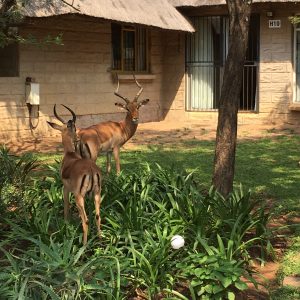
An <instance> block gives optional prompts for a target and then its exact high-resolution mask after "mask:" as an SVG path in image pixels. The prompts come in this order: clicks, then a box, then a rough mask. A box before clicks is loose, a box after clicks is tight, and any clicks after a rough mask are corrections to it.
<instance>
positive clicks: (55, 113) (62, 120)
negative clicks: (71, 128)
mask: <svg viewBox="0 0 300 300" xmlns="http://www.w3.org/2000/svg"><path fill="white" fill-rule="evenodd" d="M62 106H63V107H65V108H66V109H67V110H68V111H69V112H70V113H71V114H72V116H73V120H72V121H73V122H74V123H75V122H76V115H75V113H74V111H73V110H72V109H71V108H69V107H68V106H66V105H64V104H62ZM53 112H54V116H55V117H56V118H57V119H58V120H59V121H61V122H62V123H63V124H67V122H66V121H65V120H64V119H63V118H62V117H60V116H59V115H58V114H57V112H56V104H54V108H53Z"/></svg>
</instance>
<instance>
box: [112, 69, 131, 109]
mask: <svg viewBox="0 0 300 300" xmlns="http://www.w3.org/2000/svg"><path fill="white" fill-rule="evenodd" d="M116 76H117V80H118V85H117V89H116V90H115V95H116V96H117V97H119V98H121V99H123V100H124V101H125V102H126V104H128V103H129V102H130V101H129V100H128V99H127V98H126V97H123V96H122V95H120V94H119V87H120V81H119V77H118V74H116Z"/></svg>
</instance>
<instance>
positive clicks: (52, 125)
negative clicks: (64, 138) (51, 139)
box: [47, 121, 63, 131]
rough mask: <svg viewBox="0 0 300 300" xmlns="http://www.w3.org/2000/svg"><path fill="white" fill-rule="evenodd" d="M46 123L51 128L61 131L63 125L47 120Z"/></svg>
mask: <svg viewBox="0 0 300 300" xmlns="http://www.w3.org/2000/svg"><path fill="white" fill-rule="evenodd" d="M47 123H48V124H49V125H50V126H51V127H52V128H53V129H56V130H59V131H62V130H63V126H61V125H58V124H56V123H52V122H49V121H47Z"/></svg>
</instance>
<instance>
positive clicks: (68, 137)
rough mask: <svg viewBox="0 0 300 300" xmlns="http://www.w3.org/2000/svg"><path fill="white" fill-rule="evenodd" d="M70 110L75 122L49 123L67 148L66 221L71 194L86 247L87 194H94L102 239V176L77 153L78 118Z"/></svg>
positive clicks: (63, 171) (64, 178)
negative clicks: (59, 133) (71, 194)
mask: <svg viewBox="0 0 300 300" xmlns="http://www.w3.org/2000/svg"><path fill="white" fill-rule="evenodd" d="M63 106H64V107H65V108H66V109H68V110H69V111H70V112H71V114H72V116H73V119H72V120H69V121H67V122H66V121H64V120H63V119H62V118H61V117H57V118H58V120H59V121H61V122H62V123H63V124H62V125H58V124H56V123H52V122H48V124H49V125H50V126H51V127H52V128H54V129H56V130H59V131H60V132H61V137H62V144H63V148H64V157H63V161H62V166H61V178H62V182H63V186H64V192H63V193H64V217H65V220H67V219H68V214H69V206H70V204H69V193H73V194H74V197H75V202H76V206H77V208H78V211H79V215H80V217H81V222H82V228H83V244H86V242H87V233H88V217H87V215H86V212H85V208H84V199H85V196H86V194H87V193H93V195H94V202H95V211H96V224H97V230H98V235H99V238H100V223H101V219H100V202H101V196H100V193H101V173H100V169H99V168H98V167H97V165H96V164H95V162H94V161H92V160H91V159H88V158H82V157H81V156H80V155H79V154H78V153H76V152H75V146H74V145H75V143H76V141H77V135H76V126H75V122H76V115H75V113H74V112H73V111H72V110H71V109H70V108H68V107H67V106H65V105H63ZM54 115H55V116H58V115H57V113H56V105H54Z"/></svg>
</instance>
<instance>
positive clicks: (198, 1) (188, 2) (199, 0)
mask: <svg viewBox="0 0 300 300" xmlns="http://www.w3.org/2000/svg"><path fill="white" fill-rule="evenodd" d="M169 2H170V3H171V4H172V5H174V6H175V7H180V6H192V7H199V6H213V5H224V4H226V1H225V0H169ZM268 2H269V3H275V2H278V3H288V2H290V3H293V2H299V3H300V0H253V3H268Z"/></svg>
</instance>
